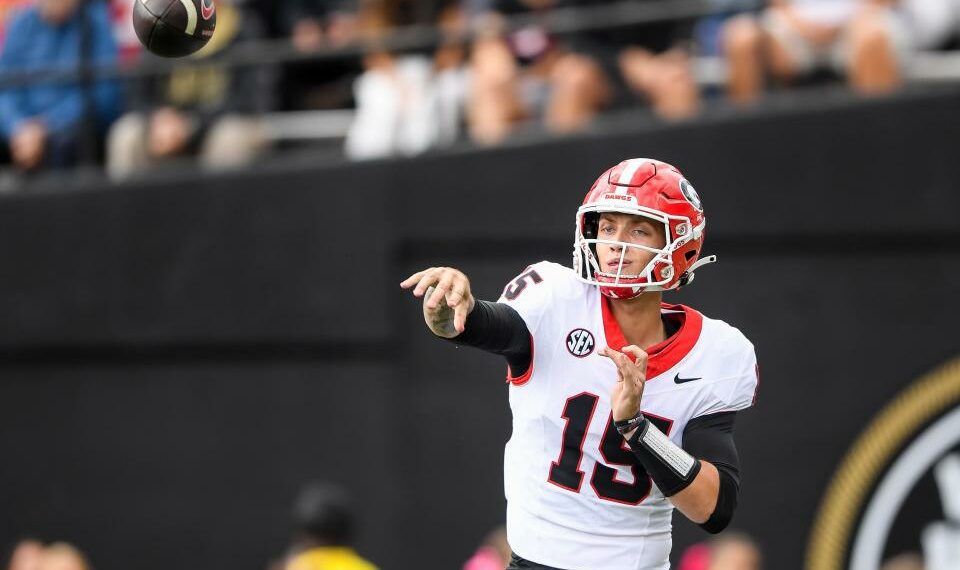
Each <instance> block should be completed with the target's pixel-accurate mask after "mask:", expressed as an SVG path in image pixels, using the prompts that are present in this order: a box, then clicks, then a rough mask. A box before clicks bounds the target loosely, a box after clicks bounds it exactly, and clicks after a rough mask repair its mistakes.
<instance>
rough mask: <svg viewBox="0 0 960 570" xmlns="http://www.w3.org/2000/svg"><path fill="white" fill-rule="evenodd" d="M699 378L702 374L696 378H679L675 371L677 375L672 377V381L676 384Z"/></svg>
mask: <svg viewBox="0 0 960 570" xmlns="http://www.w3.org/2000/svg"><path fill="white" fill-rule="evenodd" d="M700 378H702V376H698V377H696V378H681V377H680V374H679V373H677V375H676V376H674V377H673V381H674V382H676V383H677V384H683V383H684V382H693V381H694V380H699V379H700Z"/></svg>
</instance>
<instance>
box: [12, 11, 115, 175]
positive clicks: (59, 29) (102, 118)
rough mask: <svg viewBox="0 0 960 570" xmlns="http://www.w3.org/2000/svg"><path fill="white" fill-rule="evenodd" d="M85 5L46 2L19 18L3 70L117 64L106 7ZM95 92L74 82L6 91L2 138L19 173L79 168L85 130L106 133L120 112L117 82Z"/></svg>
mask: <svg viewBox="0 0 960 570" xmlns="http://www.w3.org/2000/svg"><path fill="white" fill-rule="evenodd" d="M80 1H81V0H39V1H38V2H37V3H36V5H34V6H31V7H28V8H24V10H23V11H22V12H19V13H18V14H17V15H16V16H15V17H14V18H13V19H12V20H11V21H10V25H9V27H8V29H7V37H6V45H5V46H4V49H3V53H2V55H0V71H29V70H34V69H42V68H51V67H54V68H62V69H71V68H76V67H77V66H78V65H79V64H80V62H81V61H82V60H84V59H88V60H89V61H92V62H97V63H111V62H114V61H115V60H116V57H117V46H116V43H115V42H114V39H113V34H112V29H111V24H110V19H109V15H108V12H107V6H106V5H105V4H104V3H103V2H99V1H93V2H86V3H84V6H83V8H82V9H81V8H80ZM84 51H86V54H84V53H82V52H84ZM90 91H91V92H90V93H88V94H85V93H84V90H83V88H82V87H81V86H80V85H79V84H78V83H77V82H73V83H40V84H34V85H31V86H29V87H17V88H10V89H5V90H3V91H2V92H0V134H2V135H3V137H4V140H5V141H6V144H5V145H3V146H4V148H6V149H8V150H9V158H10V160H11V161H12V162H13V164H14V165H15V166H16V167H17V168H18V169H20V170H24V171H29V170H36V169H38V168H40V167H49V168H62V167H65V166H69V165H72V164H74V163H75V162H76V161H77V158H78V154H79V151H80V145H81V144H84V143H85V142H87V141H85V140H84V136H83V135H84V132H83V131H84V127H85V126H90V127H91V128H96V129H105V128H106V126H107V125H108V124H109V122H110V120H112V119H113V118H114V117H115V115H116V112H117V110H118V108H119V105H120V93H119V87H118V85H117V83H116V82H115V81H112V80H103V81H98V82H96V83H95V84H94V86H93V88H92V89H91V90H90ZM88 96H89V97H88ZM88 110H89V113H88Z"/></svg>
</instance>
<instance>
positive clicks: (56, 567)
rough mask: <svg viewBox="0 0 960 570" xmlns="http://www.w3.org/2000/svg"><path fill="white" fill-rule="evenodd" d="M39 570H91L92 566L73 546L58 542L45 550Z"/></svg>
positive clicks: (41, 556)
mask: <svg viewBox="0 0 960 570" xmlns="http://www.w3.org/2000/svg"><path fill="white" fill-rule="evenodd" d="M37 570H90V564H89V563H88V562H87V559H86V557H85V556H84V555H83V553H82V552H80V551H79V550H77V549H76V548H74V547H73V546H71V545H69V544H67V543H64V542H56V543H54V544H51V545H50V546H48V547H46V548H44V549H43V552H42V553H41V555H40V561H39V564H38V565H37Z"/></svg>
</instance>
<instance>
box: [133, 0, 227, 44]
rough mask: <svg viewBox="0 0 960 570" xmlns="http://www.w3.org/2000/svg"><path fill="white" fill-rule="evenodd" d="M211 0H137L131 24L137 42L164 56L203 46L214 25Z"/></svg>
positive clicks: (214, 12) (214, 17)
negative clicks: (135, 33)
mask: <svg viewBox="0 0 960 570" xmlns="http://www.w3.org/2000/svg"><path fill="white" fill-rule="evenodd" d="M213 2H214V0H136V1H135V3H134V5H133V28H134V30H135V31H136V32H137V38H139V39H140V43H142V44H143V46H144V47H145V48H147V49H148V50H150V51H151V52H153V53H155V54H157V55H160V56H163V57H183V56H185V55H190V54H191V53H193V52H195V51H197V50H198V49H200V48H202V47H203V46H204V45H206V43H207V42H208V41H209V40H210V38H211V37H212V36H213V30H214V28H215V27H216V26H217V14H216V10H215V9H214V5H213Z"/></svg>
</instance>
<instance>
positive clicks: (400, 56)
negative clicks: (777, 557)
mask: <svg viewBox="0 0 960 570" xmlns="http://www.w3.org/2000/svg"><path fill="white" fill-rule="evenodd" d="M711 1H712V3H713V4H714V6H715V10H714V11H713V13H712V14H710V15H707V16H698V17H691V16H689V15H687V16H683V15H682V14H679V13H678V14H677V15H676V17H674V18H672V19H667V20H657V21H653V22H651V21H649V20H644V18H642V16H641V17H634V16H632V15H631V14H634V13H635V12H636V13H639V12H637V10H642V8H643V5H644V2H643V1H642V0H637V1H636V2H631V3H630V6H631V8H634V10H632V11H631V10H627V11H623V10H620V11H619V12H616V11H611V5H610V0H606V1H601V0H272V1H271V0H217V9H218V24H217V30H216V33H215V34H214V36H213V39H212V40H211V41H210V43H209V44H208V45H207V46H206V47H205V48H203V50H201V51H200V52H199V53H197V54H195V56H191V57H189V58H185V59H183V60H180V61H179V62H178V64H177V65H176V66H175V68H174V69H173V71H172V72H167V73H162V74H156V75H150V76H144V75H143V74H141V75H137V76H135V77H125V78H117V77H99V78H96V79H90V78H87V80H86V81H84V82H73V83H70V82H60V83H50V82H41V83H27V84H23V83H17V84H9V83H8V84H7V87H6V88H5V89H0V135H2V137H3V139H4V142H3V144H2V145H0V162H2V164H4V165H5V167H4V168H5V169H6V170H5V172H13V173H16V174H17V175H18V176H30V175H32V174H34V173H37V172H43V171H46V170H50V169H63V168H67V167H70V166H73V165H76V164H78V163H84V164H102V165H104V167H105V168H106V171H107V172H108V173H109V175H110V177H111V178H113V179H117V180H121V179H125V178H128V177H130V176H135V175H138V174H143V173H148V172H150V171H151V170H153V169H155V168H158V167H162V168H166V167H168V166H169V165H171V164H174V163H194V162H196V163H198V164H200V165H201V166H202V167H204V168H207V169H218V168H230V167H235V166H240V165H245V164H249V163H250V162H252V161H255V160H257V159H258V158H260V157H263V156H265V155H266V154H268V153H271V152H276V151H277V150H278V149H283V148H286V147H289V146H295V145H296V144H303V141H305V140H306V141H310V142H314V143H317V144H319V143H325V144H330V143H331V140H330V139H331V135H330V132H331V129H330V128H322V127H323V126H324V124H325V123H324V122H325V121H330V120H333V118H335V117H343V113H344V112H347V113H349V121H348V122H347V123H346V124H345V126H344V127H343V128H342V129H341V132H337V129H336V128H334V129H333V131H334V135H335V136H333V137H332V139H333V143H334V144H337V145H342V148H343V149H344V151H345V153H346V155H347V156H348V157H350V158H353V159H365V158H377V157H384V156H393V155H413V154H417V153H421V152H424V151H427V150H429V149H433V148H438V147H443V146H447V145H451V144H455V143H458V142H461V141H470V142H472V143H474V144H480V145H493V144H497V143H499V142H501V141H504V140H505V139H508V138H509V137H511V136H515V134H516V133H517V132H518V131H522V130H524V129H533V130H544V131H547V132H554V133H570V132H576V131H579V130H581V129H584V128H588V127H589V125H590V124H591V123H592V122H593V121H594V119H595V118H596V117H597V116H598V115H599V114H600V113H603V112H605V111H609V110H618V109H625V108H630V109H647V110H649V112H650V114H651V115H653V116H655V117H658V118H660V119H662V120H668V121H669V120H683V119H686V118H689V117H693V116H696V115H697V114H698V113H700V112H702V109H703V107H704V101H705V100H716V101H720V102H722V103H727V102H729V104H734V105H751V104H754V103H755V102H757V101H759V100H762V99H763V97H764V96H765V95H767V94H769V93H770V92H773V91H778V90H782V89H784V88H793V87H794V86H797V85H804V84H810V83H813V84H820V83H823V82H827V83H841V82H845V83H846V84H847V85H849V86H850V88H851V89H852V90H854V91H855V92H857V93H861V94H865V95H873V94H885V93H889V92H891V91H893V90H895V89H897V88H898V87H899V86H901V85H902V84H903V83H904V77H905V76H909V73H907V70H909V68H910V65H911V60H912V58H913V57H914V56H915V55H916V54H917V53H919V52H921V51H930V50H949V49H951V48H954V47H956V46H957V39H958V36H960V34H958V32H960V0H767V1H766V2H764V1H763V0H757V1H756V2H755V6H754V7H753V8H752V9H751V8H750V7H749V6H750V2H749V1H747V2H739V1H735V0H711ZM132 3H133V2H132V0H0V30H2V37H0V42H2V47H0V50H2V51H0V73H4V72H13V73H17V72H23V71H30V70H38V69H50V68H66V69H76V68H77V66H78V63H79V62H81V61H86V62H92V63H94V64H97V65H102V66H110V65H111V64H116V65H118V66H120V68H121V69H134V70H135V69H136V68H137V67H138V66H141V65H145V66H148V67H149V64H150V63H151V61H154V60H155V57H154V56H152V55H150V54H148V53H145V52H144V51H143V50H142V49H141V47H140V45H139V43H138V42H137V40H136V37H135V35H134V33H133V30H132V25H131V10H132ZM621 7H622V5H621ZM604 10H606V12H604ZM571 11H572V12H571ZM587 11H589V12H587ZM562 14H566V15H567V18H566V19H565V20H563V21H565V22H567V24H569V22H570V21H571V20H573V21H581V20H582V21H584V22H586V24H589V22H590V20H591V18H583V17H582V16H583V15H584V14H594V15H600V16H604V15H606V16H612V15H614V14H625V15H626V17H599V18H595V19H596V20H600V21H603V22H604V23H603V25H602V27H601V26H591V25H586V24H582V25H580V26H579V29H578V27H577V26H573V28H571V27H570V26H569V25H567V26H566V27H565V28H564V29H560V28H563V26H560V27H558V26H557V25H556V22H557V21H558V18H557V17H556V16H557V15H562ZM411 34H412V35H411ZM411 37H413V40H412V41H410V38H411ZM404 38H406V40H407V41H406V42H405V43H402V44H398V43H397V42H398V39H399V41H401V42H404ZM253 42H261V43H253ZM263 42H265V43H263ZM251 45H257V46H261V45H262V46H272V47H276V46H278V45H279V46H287V49H286V51H283V50H281V51H279V52H278V51H277V50H273V51H271V53H280V54H281V56H282V57H281V60H282V61H279V62H277V61H275V60H269V59H265V60H264V61H265V62H266V63H265V64H264V65H250V64H245V65H233V64H231V60H232V59H235V57H236V54H237V53H241V52H243V50H245V49H246V50H247V51H246V52H245V53H246V54H247V55H248V56H249V53H250V50H249V47H250V46H251ZM704 61H713V62H720V63H722V66H721V69H722V70H723V73H722V74H721V79H720V81H719V84H717V82H714V83H713V84H710V83H709V82H705V81H704V79H703V77H702V73H699V72H698V70H699V69H701V68H702V65H698V63H702V62H704ZM8 76H9V74H8ZM285 114H286V115H291V116H294V117H296V119H297V124H298V126H299V129H298V130H297V135H296V137H290V136H288V133H287V132H286V131H285V130H284V129H283V128H279V125H282V124H283V123H282V122H281V121H280V120H278V117H283V116H284V115H285ZM311 125H314V126H319V128H316V129H315V130H316V133H315V134H316V136H315V140H311V130H310V129H311ZM294 139H295V140H294Z"/></svg>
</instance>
